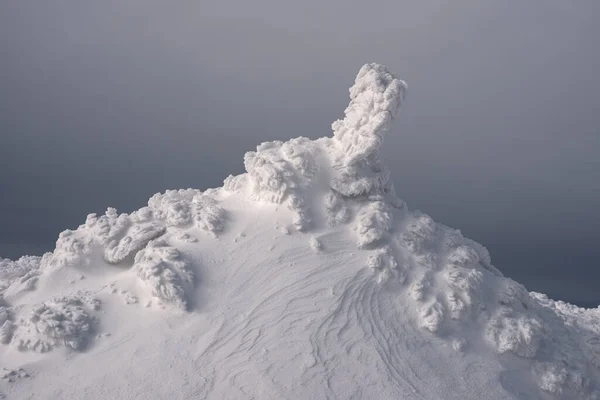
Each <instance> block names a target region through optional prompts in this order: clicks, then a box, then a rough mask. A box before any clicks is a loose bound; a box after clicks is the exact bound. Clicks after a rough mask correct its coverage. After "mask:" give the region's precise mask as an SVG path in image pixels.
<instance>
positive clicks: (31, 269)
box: [0, 256, 42, 296]
mask: <svg viewBox="0 0 600 400" xmlns="http://www.w3.org/2000/svg"><path fill="white" fill-rule="evenodd" d="M41 261H42V257H36V256H24V257H21V258H19V259H18V260H16V261H12V260H7V259H3V258H0V296H1V295H2V293H4V292H5V291H7V290H8V289H9V287H11V286H12V288H11V291H12V292H20V291H27V290H32V289H33V288H34V287H35V283H36V282H37V276H38V275H39V268H40V263H41Z"/></svg>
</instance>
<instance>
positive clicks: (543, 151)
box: [0, 0, 600, 305]
mask: <svg viewBox="0 0 600 400" xmlns="http://www.w3.org/2000/svg"><path fill="white" fill-rule="evenodd" d="M284 3H288V2H281V1H276V0H269V1H265V0H256V1H253V2H245V1H239V0H238V1H218V2H213V3H212V4H211V3H208V2H205V1H200V2H198V1H194V2H192V1H179V2H163V1H129V2H122V1H108V0H105V1H102V2H72V1H69V2H67V1H52V2H50V1H48V2H34V1H4V2H1V3H0V255H1V256H4V257H11V258H15V257H18V256H20V255H23V254H32V253H33V254H39V253H41V252H43V251H48V250H51V249H52V248H53V247H54V242H55V240H56V238H57V235H58V233H59V232H60V231H62V230H64V229H66V228H75V227H77V225H79V224H81V223H83V221H84V220H85V216H86V215H87V213H89V212H103V211H104V210H105V209H106V207H107V206H115V207H116V208H117V209H119V210H120V211H123V212H130V211H132V210H134V209H137V208H139V207H141V206H143V205H144V204H145V203H146V201H147V199H148V197H150V196H151V195H152V194H153V193H155V192H159V191H164V190H165V189H169V188H171V189H176V188H186V187H195V188H200V189H204V188H207V187H216V186H220V185H221V182H222V180H223V179H224V178H225V177H226V176H227V175H228V174H230V173H233V174H236V173H240V172H242V171H243V154H244V152H245V151H247V150H250V149H253V148H254V147H255V146H256V145H257V144H259V143H260V142H262V141H266V140H274V139H282V140H285V139H289V138H292V137H297V136H307V137H311V138H316V137H320V136H325V135H331V130H330V124H331V122H332V121H333V120H335V119H337V118H339V117H341V116H342V114H343V110H344V108H345V106H346V105H347V102H348V88H349V87H350V85H351V84H352V82H353V79H354V76H355V75H356V73H357V72H358V69H359V68H360V66H361V65H362V64H364V63H366V62H372V61H375V62H380V63H383V64H385V65H387V66H388V68H389V69H390V70H391V71H393V72H394V73H395V74H396V75H397V76H398V77H400V78H401V79H404V80H406V81H407V82H408V85H409V90H408V97H407V100H406V102H405V106H404V108H403V110H402V112H401V114H400V118H399V121H398V122H397V123H396V124H395V127H394V129H393V132H391V133H390V135H389V136H388V138H387V139H386V140H387V141H386V146H385V151H384V159H385V161H386V162H387V163H388V165H389V166H390V168H391V169H392V175H393V177H394V180H395V183H396V190H397V192H398V195H399V196H400V197H401V198H403V199H404V200H406V201H407V202H408V203H409V206H410V207H411V208H418V209H421V210H422V211H424V212H427V213H428V214H430V215H432V216H433V217H434V218H435V219H436V220H438V221H440V222H443V223H445V224H447V225H449V226H452V227H455V228H459V229H461V230H462V231H463V233H464V234H465V235H466V236H468V237H471V238H473V239H475V240H477V241H479V242H481V243H483V244H484V245H486V246H487V247H488V249H489V250H490V252H491V254H492V260H493V262H494V264H495V265H496V266H497V267H498V268H499V269H501V270H502V271H503V272H504V273H505V274H506V275H508V276H511V277H513V278H515V279H517V280H518V281H520V282H522V283H524V284H525V285H526V286H527V287H528V288H529V289H530V290H537V291H543V292H546V293H548V294H550V295H551V296H552V297H554V298H561V299H565V300H569V301H573V302H578V303H579V304H586V305H597V304H600V292H598V290H597V282H598V281H599V279H600V269H599V267H600V266H599V262H598V259H599V258H598V255H599V254H598V253H599V248H600V246H598V243H599V240H600V237H599V233H598V232H600V211H598V208H597V207H598V205H599V204H600V156H599V154H600V78H599V75H598V71H600V51H599V50H598V43H597V41H598V38H600V24H598V23H597V18H598V17H599V16H600V3H599V2H598V1H597V0H567V1H564V0H545V1H543V2H540V1H533V0H506V1H497V0H495V1H492V0H457V1H453V2H447V1H442V0H436V1H434V0H418V1H417V0H414V1H398V0H394V1H381V0H375V1H369V2H364V1H363V2H354V1H341V0H333V1H330V2H321V1H317V0H305V1H302V2H295V4H284ZM449 3H451V4H449Z"/></svg>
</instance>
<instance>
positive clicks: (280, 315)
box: [0, 64, 600, 399]
mask: <svg viewBox="0 0 600 400" xmlns="http://www.w3.org/2000/svg"><path fill="white" fill-rule="evenodd" d="M405 92H406V84H405V83H404V82H402V81H401V80H399V79H397V78H395V77H394V76H393V75H392V74H391V73H390V72H389V71H387V69H386V68H385V67H383V66H381V65H378V64H367V65H365V66H363V67H362V68H361V69H360V71H359V73H358V75H357V78H356V81H355V83H354V85H353V86H352V87H351V89H350V104H349V105H348V107H347V108H346V110H345V114H344V117H343V119H340V120H338V121H336V122H334V123H333V125H332V129H333V136H331V137H323V138H320V139H317V140H309V139H307V138H296V139H291V140H289V141H287V142H281V141H276V142H268V143H263V144H261V145H259V146H258V147H257V149H256V151H251V152H248V153H247V154H246V155H245V157H244V165H245V168H246V172H245V173H243V174H241V175H238V176H230V177H228V178H227V179H226V180H225V182H224V185H223V187H221V188H217V189H209V190H206V191H200V190H196V189H185V190H169V191H166V192H165V193H160V194H156V195H154V196H153V197H152V198H151V199H150V200H149V202H148V205H147V206H146V207H142V208H141V209H139V210H137V211H135V212H133V213H131V214H119V213H118V212H117V211H116V210H115V209H113V208H109V209H108V210H107V211H106V213H105V214H104V215H101V216H97V215H95V214H90V215H88V217H87V219H86V221H85V223H84V224H82V225H81V226H79V227H78V228H77V229H75V230H67V231H64V232H62V233H61V234H60V236H59V238H58V240H57V243H56V249H55V250H54V251H53V252H52V253H48V254H45V255H44V256H43V257H23V258H21V259H19V260H17V261H10V260H3V259H0V344H2V345H1V346H0V368H6V371H9V372H7V376H10V377H13V376H16V375H15V374H13V373H11V372H10V371H21V369H20V368H22V367H23V366H27V367H26V368H25V369H24V370H27V371H28V372H27V374H28V377H29V378H31V379H28V380H27V381H26V383H24V381H21V380H16V379H13V380H12V381H11V382H4V381H0V393H6V394H7V396H8V397H9V398H25V397H26V396H30V397H31V396H35V395H34V394H33V393H43V394H41V395H38V398H39V396H41V397H44V398H82V397H85V398H89V399H94V398H97V399H100V398H173V397H175V398H212V399H223V398H231V399H233V398H236V399H239V398H249V399H250V398H261V399H280V398H315V399H320V398H340V399H346V398H355V399H361V398H373V399H398V398H402V399H451V398H452V399H481V398H486V399H511V398H512V399H521V398H530V399H533V398H535V399H538V398H540V399H580V398H581V399H600V308H599V309H590V310H586V309H581V308H578V307H575V306H572V305H569V304H566V303H562V302H555V301H552V300H550V299H548V298H547V297H546V296H544V295H542V294H538V293H530V292H528V291H527V289H526V288H525V287H523V286H522V285H520V284H518V283H517V282H515V281H513V280H511V279H508V278H505V277H504V276H503V275H502V273H501V272H500V271H499V270H498V269H497V268H495V267H494V265H493V264H492V260H491V257H490V255H489V253H488V251H487V250H486V249H485V247H484V246H482V245H480V244H478V243H476V242H474V241H472V240H470V239H467V238H465V237H463V235H462V234H461V232H460V231H458V230H456V229H451V228H449V227H447V226H444V225H442V224H439V223H436V222H435V221H434V220H433V219H432V218H431V217H430V216H428V215H426V214H424V213H422V212H419V211H411V210H409V209H408V207H407V206H406V204H405V203H404V202H403V201H402V200H400V199H398V198H397V197H396V195H395V190H394V187H393V185H392V181H391V179H390V173H389V170H388V169H387V168H386V167H385V164H384V163H383V162H382V160H381V159H380V155H379V149H380V147H381V145H382V142H383V139H384V137H385V135H386V134H387V132H389V128H390V124H391V123H392V121H393V120H394V119H395V118H396V117H397V116H398V113H399V107H400V105H401V103H402V101H403V100H404V95H405ZM100 304H102V309H100ZM156 306H158V307H156ZM182 311H185V312H182ZM14 349H18V350H21V351H14ZM28 350H29V351H28ZM41 353H43V354H41ZM17 375H18V374H17ZM5 381H7V380H5ZM71 383H73V384H71Z"/></svg>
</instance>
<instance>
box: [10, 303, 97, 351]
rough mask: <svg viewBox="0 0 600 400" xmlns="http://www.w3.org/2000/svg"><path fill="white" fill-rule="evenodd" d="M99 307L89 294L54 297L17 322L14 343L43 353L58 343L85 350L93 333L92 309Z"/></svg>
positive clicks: (35, 307) (19, 347)
mask: <svg viewBox="0 0 600 400" xmlns="http://www.w3.org/2000/svg"><path fill="white" fill-rule="evenodd" d="M99 308H100V302H99V301H98V300H96V299H94V298H90V296H89V295H87V294H75V295H68V296H58V297H55V298H53V299H51V300H50V301H47V302H44V303H41V304H39V305H37V306H34V307H33V308H32V309H31V310H30V311H29V314H28V315H27V316H24V317H22V318H21V319H20V320H19V321H18V322H17V323H16V327H15V328H14V333H13V336H12V340H11V343H13V344H14V345H15V346H16V347H17V348H18V349H19V350H33V351H36V352H40V353H44V352H47V351H50V350H52V349H53V348H55V347H57V346H66V347H69V348H71V349H73V350H83V349H84V348H85V346H86V345H87V343H88V340H89V339H90V336H91V335H92V334H93V333H94V326H95V322H96V319H95V317H94V316H93V315H92V312H93V311H94V310H98V309H99Z"/></svg>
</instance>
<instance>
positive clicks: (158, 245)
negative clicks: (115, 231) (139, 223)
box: [133, 239, 194, 310]
mask: <svg viewBox="0 0 600 400" xmlns="http://www.w3.org/2000/svg"><path fill="white" fill-rule="evenodd" d="M133 269H134V270H135V272H136V274H137V276H138V277H139V278H140V279H141V280H142V281H143V282H144V284H145V285H146V286H147V287H148V289H149V290H150V293H151V294H152V296H153V297H155V298H156V299H158V300H161V301H164V302H166V303H170V304H173V305H175V306H176V307H177V308H180V309H183V310H185V309H187V307H188V299H189V298H190V297H191V296H190V292H191V291H193V289H194V273H193V271H192V269H191V268H190V267H189V265H188V264H187V263H186V262H185V261H184V260H183V259H182V257H181V255H180V253H179V251H177V249H176V248H174V247H171V246H169V245H168V244H167V243H166V242H165V241H164V240H160V239H159V240H155V241H152V242H150V243H149V244H148V246H147V247H146V248H145V249H143V250H142V251H140V252H138V253H137V254H136V256H135V262H134V264H133Z"/></svg>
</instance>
